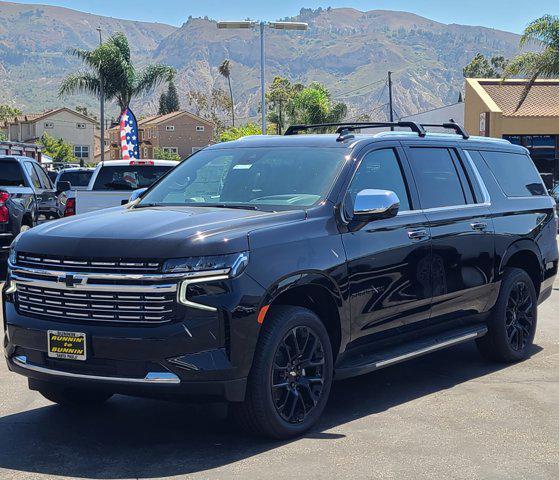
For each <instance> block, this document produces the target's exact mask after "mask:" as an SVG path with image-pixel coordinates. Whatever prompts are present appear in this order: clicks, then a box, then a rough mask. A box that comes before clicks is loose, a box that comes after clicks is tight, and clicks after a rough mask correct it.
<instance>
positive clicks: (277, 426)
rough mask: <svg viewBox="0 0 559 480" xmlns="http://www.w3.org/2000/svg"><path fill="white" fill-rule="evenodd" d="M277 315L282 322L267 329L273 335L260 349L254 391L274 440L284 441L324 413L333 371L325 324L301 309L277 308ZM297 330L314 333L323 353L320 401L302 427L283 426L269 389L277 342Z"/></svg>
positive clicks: (302, 430) (299, 432) (286, 423)
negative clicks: (258, 392)
mask: <svg viewBox="0 0 559 480" xmlns="http://www.w3.org/2000/svg"><path fill="white" fill-rule="evenodd" d="M272 313H273V312H272ZM276 313H277V314H278V315H277V317H276V318H277V319H278V320H281V321H277V322H274V323H273V324H272V325H270V328H271V329H272V331H271V332H270V333H271V335H270V336H269V337H267V340H268V341H266V342H265V344H263V345H262V348H263V349H265V352H266V354H265V355H263V356H262V357H261V359H262V360H263V364H262V365H258V368H257V371H258V375H259V377H260V378H258V380H257V382H255V383H256V385H255V386H256V388H260V389H262V393H263V395H262V398H263V400H264V407H265V411H266V412H267V416H268V418H267V420H268V422H269V426H270V427H271V429H272V430H273V431H274V432H275V435H274V436H277V437H278V438H286V437H291V436H295V435H299V434H302V433H304V432H305V431H306V430H308V429H309V428H311V427H312V426H313V425H314V424H315V423H316V421H317V420H318V418H319V417H320V415H321V414H322V412H323V411H324V408H325V407H326V403H327V402H328V397H329V395H330V388H331V385H332V379H333V370H334V368H333V358H332V348H331V344H330V338H329V336H328V333H327V331H326V328H325V327H324V324H323V323H322V322H321V321H320V319H319V318H318V317H317V316H316V315H315V314H314V312H312V311H310V310H307V309H305V308H302V307H285V308H282V307H279V308H278V309H277V310H276ZM274 320H275V319H274ZM298 326H305V327H307V328H310V329H311V330H312V331H313V333H315V334H316V335H317V336H318V338H319V339H320V341H321V343H322V347H323V351H324V370H323V378H324V385H323V390H322V394H321V396H320V400H319V401H318V403H317V405H316V406H315V407H314V408H313V409H312V411H311V412H310V413H309V415H308V416H307V417H306V418H305V420H304V421H302V422H301V423H297V424H291V423H289V422H286V421H285V420H284V419H283V418H282V417H281V416H280V414H279V413H278V411H277V410H276V406H275V404H274V400H273V397H272V388H271V382H272V366H273V361H274V357H275V355H276V351H277V348H278V346H279V344H280V342H281V341H282V340H283V338H284V337H285V335H286V334H287V333H288V332H289V331H290V330H291V329H293V328H295V327H298Z"/></svg>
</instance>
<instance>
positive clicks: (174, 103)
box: [165, 80, 181, 113]
mask: <svg viewBox="0 0 559 480" xmlns="http://www.w3.org/2000/svg"><path fill="white" fill-rule="evenodd" d="M165 104H166V105H167V113H173V112H178V111H179V110H180V109H181V104H180V100H179V94H178V92H177V87H176V85H175V82H173V81H172V80H171V81H170V82H169V86H168V87H167V95H165Z"/></svg>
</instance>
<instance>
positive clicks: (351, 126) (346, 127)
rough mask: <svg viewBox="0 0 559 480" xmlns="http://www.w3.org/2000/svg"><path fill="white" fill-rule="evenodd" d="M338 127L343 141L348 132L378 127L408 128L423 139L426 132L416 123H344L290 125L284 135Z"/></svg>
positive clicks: (337, 130) (337, 131)
mask: <svg viewBox="0 0 559 480" xmlns="http://www.w3.org/2000/svg"><path fill="white" fill-rule="evenodd" d="M327 127H338V128H337V129H336V133H338V134H339V135H340V137H339V139H340V140H344V139H345V138H347V137H346V135H347V133H349V132H353V131H355V130H360V129H362V128H379V127H400V128H409V129H410V130H411V131H412V132H415V133H417V134H418V135H419V136H420V137H424V136H425V135H426V133H427V132H425V129H424V128H423V127H422V126H421V125H420V124H419V123H417V122H346V123H317V124H312V125H291V126H289V127H288V128H287V130H286V131H285V133H284V135H296V134H297V133H299V132H304V131H307V130H313V129H317V128H327Z"/></svg>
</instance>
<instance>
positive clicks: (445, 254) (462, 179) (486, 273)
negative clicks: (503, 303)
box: [405, 144, 495, 322]
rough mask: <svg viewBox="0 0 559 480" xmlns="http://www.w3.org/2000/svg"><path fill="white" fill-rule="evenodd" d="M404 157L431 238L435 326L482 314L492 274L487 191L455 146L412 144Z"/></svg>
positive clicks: (490, 220)
mask: <svg viewBox="0 0 559 480" xmlns="http://www.w3.org/2000/svg"><path fill="white" fill-rule="evenodd" d="M405 151H406V154H407V156H408V159H409V162H410V166H411V170H412V172H413V177H414V180H415V184H416V186H417V191H418V195H419V201H420V203H421V208H422V210H423V212H424V213H425V215H426V217H427V220H428V222H429V228H430V232H431V238H432V240H431V242H432V255H431V262H430V265H431V267H430V268H431V282H432V286H433V304H432V309H431V317H432V321H434V322H437V321H446V320H451V319H454V318H464V317H467V316H470V315H473V314H476V313H480V312H482V311H484V309H485V305H486V303H487V298H488V295H489V294H490V292H491V289H492V281H493V274H494V256H495V253H494V252H495V245H494V227H493V222H492V219H491V217H490V211H489V204H490V199H489V195H488V193H487V190H486V189H485V188H484V186H483V183H482V181H481V178H480V177H479V175H478V174H477V173H476V170H475V166H474V165H473V164H472V163H471V162H470V161H469V159H468V157H467V156H465V155H464V153H463V152H462V151H461V150H460V149H459V148H458V147H457V146H456V145H449V146H433V145H430V146H425V145H424V144H423V145H421V144H416V145H414V144H411V145H406V148H405Z"/></svg>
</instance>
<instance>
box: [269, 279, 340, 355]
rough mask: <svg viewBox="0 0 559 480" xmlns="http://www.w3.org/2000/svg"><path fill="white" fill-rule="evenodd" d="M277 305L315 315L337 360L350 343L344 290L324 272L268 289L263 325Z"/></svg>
mask: <svg viewBox="0 0 559 480" xmlns="http://www.w3.org/2000/svg"><path fill="white" fill-rule="evenodd" d="M277 305H292V306H299V307H304V308H308V309H309V310H311V311H313V312H314V313H315V314H316V315H317V316H318V317H319V318H320V320H321V321H322V322H323V323H324V326H325V327H326V330H327V332H328V335H329V337H330V341H331V345H332V353H333V355H334V361H335V360H336V357H337V355H338V353H339V352H340V351H341V349H343V348H344V346H345V345H346V344H347V342H348V335H349V316H348V315H347V314H346V312H345V309H344V305H345V302H344V301H343V297H342V294H341V292H340V289H339V287H338V286H337V285H336V283H335V282H334V280H333V279H332V278H330V277H328V276H327V275H325V274H324V273H323V272H317V271H309V272H299V273H297V274H294V275H290V276H289V277H286V278H283V279H281V280H278V281H277V282H275V283H274V284H273V285H272V287H271V288H270V289H268V292H267V294H266V295H265V297H264V300H263V302H262V306H261V309H260V311H261V312H262V311H264V312H265V314H264V315H263V317H262V323H263V324H265V323H266V316H267V315H269V314H270V313H271V312H273V309H274V306H277ZM259 321H260V319H259Z"/></svg>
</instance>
